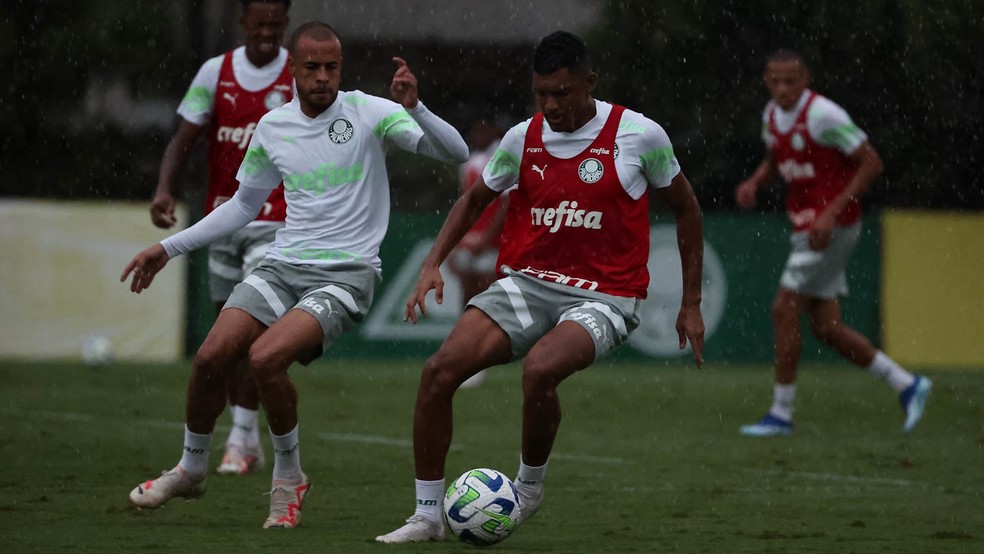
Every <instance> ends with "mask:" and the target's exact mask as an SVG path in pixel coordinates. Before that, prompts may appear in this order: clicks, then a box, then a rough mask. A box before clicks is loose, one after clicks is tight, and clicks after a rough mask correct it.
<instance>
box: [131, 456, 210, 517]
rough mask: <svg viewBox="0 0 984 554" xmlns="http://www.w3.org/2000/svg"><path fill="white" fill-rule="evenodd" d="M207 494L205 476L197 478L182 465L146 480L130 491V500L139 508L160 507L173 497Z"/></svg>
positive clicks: (188, 498)
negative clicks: (155, 477)
mask: <svg viewBox="0 0 984 554" xmlns="http://www.w3.org/2000/svg"><path fill="white" fill-rule="evenodd" d="M204 494H205V477H202V478H201V479H196V478H194V477H192V476H191V475H189V474H188V473H187V472H186V471H185V470H183V469H181V467H180V466H175V468H174V469H172V470H170V471H163V472H161V476H160V477H158V478H157V479H151V480H148V481H144V482H143V483H141V484H139V485H137V487H136V488H135V489H133V490H132V491H130V502H132V503H133V505H134V506H136V507H138V508H147V509H150V510H153V509H156V508H160V507H161V506H163V505H164V503H166V502H167V501H168V500H171V499H172V498H184V499H187V500H193V499H195V498H200V497H201V496H202V495H204Z"/></svg>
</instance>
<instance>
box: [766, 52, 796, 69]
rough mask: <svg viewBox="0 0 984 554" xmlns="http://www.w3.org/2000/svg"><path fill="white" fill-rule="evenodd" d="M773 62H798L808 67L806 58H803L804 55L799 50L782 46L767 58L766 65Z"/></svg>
mask: <svg viewBox="0 0 984 554" xmlns="http://www.w3.org/2000/svg"><path fill="white" fill-rule="evenodd" d="M772 62H797V63H799V64H800V65H802V66H803V67H806V60H804V59H803V56H801V55H800V53H799V52H797V51H795V50H788V49H786V48H780V49H778V50H776V51H774V52H772V53H771V54H769V55H768V56H767V57H766V58H765V64H766V65H768V64H770V63H772Z"/></svg>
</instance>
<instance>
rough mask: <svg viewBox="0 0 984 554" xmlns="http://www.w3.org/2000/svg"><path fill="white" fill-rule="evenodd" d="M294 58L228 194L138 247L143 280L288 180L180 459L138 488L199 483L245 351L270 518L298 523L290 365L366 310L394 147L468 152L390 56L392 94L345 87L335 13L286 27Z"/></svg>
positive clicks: (208, 367)
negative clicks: (258, 404) (276, 226)
mask: <svg viewBox="0 0 984 554" xmlns="http://www.w3.org/2000/svg"><path fill="white" fill-rule="evenodd" d="M288 50H289V52H290V57H289V61H288V64H289V66H290V69H291V73H292V74H293V76H294V81H295V85H296V90H297V97H296V98H294V100H292V101H291V102H290V103H288V104H286V105H284V106H282V107H280V108H276V109H274V110H273V111H271V112H270V113H269V114H267V115H265V116H264V117H263V118H262V119H261V120H260V122H259V124H257V126H256V130H255V132H254V134H253V137H252V139H251V141H250V145H249V149H248V151H247V153H246V157H245V159H244V161H243V164H242V166H241V167H240V169H239V173H238V175H237V179H238V180H239V182H240V186H239V189H238V190H236V192H235V194H234V195H233V197H232V198H231V199H230V200H229V201H228V202H225V203H223V204H221V205H220V206H218V207H217V208H216V209H215V210H213V211H212V213H210V214H209V215H207V216H206V217H205V218H204V219H202V220H201V221H199V222H198V223H196V224H195V225H193V226H191V227H189V228H188V229H185V230H184V231H181V232H180V233H177V234H175V235H172V236H171V237H168V238H167V239H164V240H163V241H161V242H160V243H158V244H155V245H153V246H151V247H150V248H148V249H146V250H144V251H143V252H141V253H140V254H138V255H137V256H136V257H135V258H134V259H133V260H132V261H131V262H130V263H129V264H128V265H127V267H126V268H125V270H124V272H123V275H122V277H121V280H126V279H127V277H128V276H129V275H130V273H131V272H132V273H133V280H132V282H131V284H130V289H131V290H132V291H134V292H140V291H142V290H143V289H145V288H146V287H148V286H149V285H150V284H151V282H152V281H153V279H154V275H155V274H156V273H157V272H158V271H160V270H161V269H163V267H164V265H165V264H166V263H167V261H168V260H169V259H171V258H172V257H174V256H177V255H180V254H184V253H187V252H190V251H192V250H194V249H196V248H200V247H202V246H204V245H206V244H209V243H211V242H212V241H214V240H216V239H218V238H220V237H223V236H226V235H228V234H230V233H232V232H234V231H236V230H237V229H240V228H242V227H244V226H246V225H247V224H248V223H249V222H250V221H252V220H253V219H254V218H255V217H256V215H257V214H258V213H260V212H261V211H262V210H263V209H264V206H265V203H266V200H267V197H268V196H269V195H270V193H271V191H273V190H274V189H276V188H278V187H280V184H281V182H283V188H284V190H285V193H284V197H285V200H286V202H287V207H288V212H289V213H290V218H288V220H287V224H286V226H285V227H284V228H283V229H281V230H280V232H278V233H277V236H276V239H275V241H274V243H273V244H272V245H271V246H270V248H269V249H268V251H267V254H266V257H265V258H264V260H263V261H262V262H261V263H260V265H259V267H257V268H256V269H255V270H253V272H252V273H251V274H250V275H249V276H248V277H246V279H245V280H244V281H243V282H242V283H240V284H238V285H236V288H235V289H234V290H233V292H232V295H231V296H230V297H229V300H228V301H227V302H226V304H225V307H224V308H223V310H222V311H221V312H220V313H219V317H218V319H217V320H216V322H215V325H213V326H212V329H211V331H209V334H208V337H207V338H206V339H205V343H204V344H202V346H201V348H200V349H199V350H198V353H197V354H196V356H195V360H194V364H193V366H192V375H191V378H190V380H189V382H188V395H187V403H186V407H185V418H186V419H185V435H184V448H183V453H182V456H181V460H180V461H179V462H178V465H177V466H175V467H174V468H173V469H171V470H169V471H165V472H164V474H163V475H162V476H161V477H158V478H157V479H153V480H149V481H146V482H144V483H142V484H140V485H138V486H137V487H136V488H134V489H133V491H132V492H131V493H130V500H131V502H133V503H134V504H135V505H136V506H138V507H141V508H157V507H160V506H161V505H163V504H164V503H165V502H167V501H168V500H170V499H172V498H175V497H183V498H194V497H198V496H201V495H202V494H204V493H205V482H206V476H207V474H208V456H209V447H210V445H211V440H212V431H213V429H214V427H215V421H216V419H217V418H218V417H219V415H220V414H221V413H222V409H223V407H224V405H225V395H224V391H223V383H224V381H225V379H226V376H227V374H228V373H229V372H230V371H232V370H233V369H234V368H235V367H236V365H237V364H238V363H240V362H242V361H243V360H245V361H246V363H247V364H248V367H249V370H250V373H251V375H252V376H253V378H254V379H256V383H257V385H258V388H259V391H260V399H261V401H262V403H263V409H264V411H265V412H266V415H267V421H268V422H269V424H270V435H271V439H272V442H273V453H274V466H273V483H272V487H271V494H270V515H269V517H268V518H267V520H266V522H265V523H264V525H263V526H264V527H265V528H292V527H296V526H297V525H298V524H299V523H300V518H301V509H302V506H303V503H304V498H305V497H306V495H307V493H308V491H309V490H310V481H309V480H308V478H307V476H306V475H305V474H304V472H303V471H302V469H301V462H300V451H299V441H298V436H299V435H298V433H299V431H298V419H297V401H298V394H297V390H296V389H295V388H294V385H293V383H292V382H291V380H290V377H289V375H288V369H289V368H290V366H291V364H292V363H293V362H295V361H299V362H301V363H302V364H307V363H309V362H311V361H313V360H315V359H317V358H318V357H320V356H321V355H323V354H324V353H325V352H326V351H327V349H328V347H329V346H330V345H331V344H332V343H333V342H334V340H335V339H336V338H337V337H338V336H339V335H340V334H341V333H342V332H343V331H345V330H347V329H350V328H352V327H353V326H354V325H355V324H356V323H357V322H359V321H361V320H362V319H363V318H364V317H365V315H366V313H367V312H368V310H369V306H370V304H371V303H372V298H373V294H374V291H375V287H376V285H377V284H378V283H379V281H380V280H381V271H380V266H381V261H380V259H379V245H380V244H381V243H382V241H383V237H384V236H385V235H386V229H387V226H388V224H389V211H390V197H389V186H390V185H389V177H388V175H387V171H386V155H385V152H386V151H387V150H388V149H391V148H400V149H402V150H405V151H408V152H411V153H416V154H421V155H425V156H428V157H430V158H434V159H437V160H441V161H444V162H447V163H454V164H460V163H463V162H464V161H465V160H467V159H468V146H467V145H466V144H465V141H464V140H463V139H462V138H461V135H459V134H458V132H457V131H455V129H454V127H452V126H451V125H449V124H448V123H447V122H445V121H444V120H442V119H440V118H439V117H437V116H436V115H434V114H433V113H431V112H430V111H429V110H428V109H427V107H426V106H424V104H423V103H422V102H419V101H418V95H417V79H416V77H415V76H414V74H413V73H412V72H411V71H410V68H409V67H408V66H407V64H406V62H405V61H404V60H402V59H400V58H394V59H393V60H394V62H396V64H397V69H396V72H395V73H394V75H393V80H392V82H391V85H390V92H391V94H392V97H393V99H394V100H395V102H394V101H391V100H386V99H383V98H379V97H376V96H370V95H368V94H365V93H362V92H360V91H354V92H345V91H340V90H339V86H340V83H341V71H342V44H341V41H340V40H339V38H338V35H337V34H336V33H335V30H334V29H332V28H331V27H330V26H329V25H327V24H325V23H321V22H310V23H305V24H304V25H301V26H300V27H298V28H297V30H296V31H294V33H293V34H292V35H291V38H290V41H289V43H288Z"/></svg>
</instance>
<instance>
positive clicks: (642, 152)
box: [376, 32, 704, 543]
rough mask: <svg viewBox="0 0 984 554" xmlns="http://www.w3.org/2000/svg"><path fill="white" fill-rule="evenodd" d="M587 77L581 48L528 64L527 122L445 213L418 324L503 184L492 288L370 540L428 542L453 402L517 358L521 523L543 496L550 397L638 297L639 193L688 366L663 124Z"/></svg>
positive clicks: (539, 53) (431, 393) (643, 250)
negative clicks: (672, 254)
mask: <svg viewBox="0 0 984 554" xmlns="http://www.w3.org/2000/svg"><path fill="white" fill-rule="evenodd" d="M597 80H598V76H597V74H596V73H595V72H594V70H593V68H592V66H591V62H590V59H589V57H588V51H587V48H586V46H585V44H584V42H583V41H582V40H581V39H580V38H578V37H577V36H575V35H572V34H570V33H566V32H557V33H553V34H551V35H549V36H547V37H546V38H544V39H543V40H542V41H541V42H540V44H539V45H538V46H537V47H536V50H535V52H534V55H533V93H534V95H535V97H536V100H537V103H538V105H539V108H540V110H541V113H538V114H537V115H535V116H534V117H533V118H532V119H531V120H527V121H526V122H523V123H521V124H519V125H517V126H515V127H513V128H512V129H511V130H510V131H509V132H508V133H506V135H505V136H504V137H503V140H502V143H501V144H500V146H499V149H498V150H497V151H496V153H495V156H494V157H493V158H492V160H491V161H490V162H489V163H488V165H487V166H486V168H485V171H484V172H483V173H482V178H481V179H480V181H479V182H477V183H476V184H475V185H474V186H473V187H471V188H470V189H468V190H467V191H466V192H465V193H464V194H463V195H462V196H461V198H459V199H458V201H457V202H456V203H455V205H454V207H453V208H452V209H451V212H450V213H449V214H448V218H447V220H446V221H445V223H444V226H443V227H442V228H441V231H440V232H439V233H438V236H437V239H436V241H435V243H434V246H433V248H432V249H431V251H430V253H429V254H428V256H427V258H426V260H425V261H424V264H423V269H422V270H421V274H420V279H419V280H418V282H417V286H416V288H415V289H414V291H413V293H412V294H411V296H410V299H409V300H408V301H407V306H406V312H405V316H406V318H407V319H409V320H411V321H414V322H416V320H417V309H418V308H419V309H420V311H421V313H423V314H426V306H425V304H424V298H425V296H426V295H427V293H428V292H429V291H430V290H432V289H433V290H434V291H435V293H436V300H437V302H441V301H442V299H443V298H442V297H443V287H444V281H443V279H442V277H441V273H440V269H439V268H440V265H441V262H442V261H443V260H444V259H445V258H446V257H447V255H448V253H449V252H450V251H451V249H452V248H453V247H454V245H455V244H457V242H458V240H459V239H460V238H461V237H462V236H463V235H464V234H465V232H466V231H467V230H468V228H469V227H470V226H471V224H472V223H473V222H474V221H475V220H476V219H477V218H478V216H479V214H481V213H482V211H483V210H484V209H485V207H486V206H487V205H488V204H489V203H491V202H492V200H493V199H495V198H496V196H497V195H498V194H499V193H501V192H502V191H504V190H506V189H508V188H510V187H511V186H512V184H513V183H516V180H517V179H518V186H517V187H516V188H515V189H514V190H512V191H511V192H510V193H509V209H508V214H507V216H506V221H505V225H504V234H503V241H502V247H501V249H500V253H499V260H498V264H499V270H500V273H501V277H502V278H501V279H499V280H498V281H496V282H495V283H494V284H493V285H492V286H491V287H489V288H488V290H486V291H485V292H482V293H481V294H479V295H477V296H476V297H475V298H473V299H472V300H471V302H470V303H469V305H468V308H467V309H466V310H465V312H464V313H463V314H462V316H461V318H460V319H459V320H458V322H457V324H456V325H455V326H454V329H453V330H452V331H451V334H450V335H449V336H448V338H447V339H446V340H445V341H444V344H442V345H441V347H440V349H438V351H437V353H436V354H434V356H432V357H431V358H430V359H429V360H428V361H427V363H426V364H425V366H424V370H423V373H422V375H421V380H420V388H419V389H418V393H417V404H416V408H415V411H414V425H413V429H414V430H413V442H414V464H415V468H416V477H417V479H416V482H415V488H416V499H417V500H416V507H417V508H416V511H415V512H414V514H413V515H412V516H411V517H410V518H409V519H408V520H407V523H406V525H404V526H402V527H400V528H398V529H397V530H395V531H393V532H391V533H388V534H386V535H382V536H379V537H376V540H377V541H379V542H386V543H406V542H420V541H432V540H442V539H444V536H445V531H444V523H443V522H442V521H441V512H440V506H441V501H440V499H441V498H442V497H443V494H444V470H445V467H444V464H445V459H446V457H447V452H448V448H449V447H450V445H451V436H452V407H451V406H452V398H453V396H454V393H455V391H456V390H457V388H458V386H459V385H460V384H461V383H462V382H463V381H464V380H465V379H467V378H468V377H470V376H471V375H473V374H475V373H477V372H478V371H480V370H482V369H484V368H487V367H490V366H493V365H498V364H504V363H507V362H510V361H512V360H516V359H520V358H523V359H524V361H523V383H522V386H523V428H522V455H521V459H520V464H519V471H518V473H517V475H516V478H515V480H514V484H515V486H516V488H517V490H518V492H519V500H520V507H521V514H520V519H522V520H525V519H527V518H529V517H530V516H532V515H533V514H534V513H535V512H536V511H537V509H538V508H539V506H540V502H541V501H542V499H543V479H544V477H545V474H546V468H547V461H548V458H549V456H550V452H551V450H552V448H553V443H554V439H555V437H556V435H557V430H558V428H559V426H560V419H561V413H560V400H559V398H558V394H557V387H558V385H559V384H560V383H561V382H562V381H563V380H564V379H566V378H567V377H570V376H571V375H573V374H574V373H576V372H577V371H580V370H582V369H585V368H587V367H588V366H590V365H591V364H592V363H593V362H594V361H595V360H596V359H598V358H601V357H603V356H605V355H607V354H609V353H610V352H612V351H613V350H615V349H616V348H617V347H618V346H619V345H620V344H621V343H622V342H624V341H625V339H626V337H627V336H628V334H629V333H630V332H631V331H632V330H633V329H634V328H635V327H636V326H637V325H638V322H639V316H638V306H639V304H640V302H641V300H642V299H643V298H645V296H646V289H647V286H648V284H649V274H648V270H647V265H646V264H647V261H648V254H649V202H648V191H649V189H650V188H655V190H656V192H657V193H658V195H659V197H660V199H661V200H662V201H663V202H664V203H665V204H666V205H667V206H668V207H669V208H670V210H671V211H672V213H673V215H674V217H675V219H676V226H677V238H678V243H679V248H680V257H681V261H682V266H683V297H682V305H681V308H680V313H679V316H678V318H677V324H676V328H677V332H678V333H679V339H680V348H684V347H685V346H686V343H687V342H688V341H689V342H690V345H691V347H692V349H693V355H694V359H695V361H696V362H697V365H698V366H700V365H701V364H702V363H703V354H702V350H703V342H704V322H703V319H702V317H701V313H700V297H701V270H702V260H703V236H702V223H701V213H700V206H699V204H698V202H697V198H696V197H695V196H694V193H693V190H692V189H691V187H690V183H689V182H688V181H687V179H686V177H684V175H683V173H682V172H681V171H680V167H679V164H678V163H677V160H676V157H675V156H674V154H673V149H672V145H671V144H670V141H669V138H668V137H667V136H666V133H665V132H664V131H663V129H662V127H660V126H659V125H657V124H656V123H654V122H653V121H651V120H649V119H647V118H645V117H644V116H643V115H642V114H638V113H635V112H632V111H630V110H627V109H625V108H622V107H621V106H616V105H612V104H608V103H606V102H600V101H598V100H595V99H594V98H593V97H592V92H593V91H594V88H595V84H596V83H597Z"/></svg>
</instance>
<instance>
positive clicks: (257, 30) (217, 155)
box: [150, 0, 294, 475]
mask: <svg viewBox="0 0 984 554" xmlns="http://www.w3.org/2000/svg"><path fill="white" fill-rule="evenodd" d="M242 4H243V14H242V16H241V17H240V19H239V23H240V25H241V26H242V28H243V32H244V35H245V45H244V46H240V47H239V48H236V49H235V50H231V51H229V52H226V53H225V54H222V55H220V56H216V57H214V58H212V59H210V60H208V61H207V62H205V63H204V64H203V65H202V67H201V69H199V70H198V74H197V75H196V76H195V79H194V80H193V81H192V83H191V86H190V87H189V88H188V92H187V94H186V95H185V97H184V100H182V102H181V105H180V106H179V107H178V114H179V115H180V116H181V123H180V124H179V126H178V130H177V132H176V133H175V135H174V137H173V138H172V139H171V142H170V143H169V144H168V146H167V149H166V150H165V151H164V158H163V160H161V171H160V177H159V180H158V183H157V192H156V193H155V195H154V200H153V203H152V204H151V206H150V216H151V220H152V221H153V222H154V225H157V226H158V227H160V228H162V229H168V228H170V227H172V226H173V225H174V223H175V219H174V206H175V198H174V196H175V193H176V191H177V190H178V177H179V175H180V173H181V171H182V169H184V167H185V165H186V164H187V161H188V154H189V152H190V151H191V147H192V146H193V145H194V143H195V141H197V140H198V137H199V136H201V135H202V134H204V135H205V136H206V138H207V142H208V150H207V156H208V158H207V164H208V188H207V190H206V194H205V215H208V214H209V213H210V212H211V211H212V210H214V209H215V208H216V207H218V206H219V205H221V204H222V203H224V202H225V201H227V200H229V199H230V198H232V195H233V194H235V192H236V189H237V188H238V187H239V183H238V182H237V181H236V172H237V171H239V166H240V165H242V163H243V158H244V157H245V155H246V146H247V145H248V144H249V140H250V138H251V137H252V135H253V131H254V130H255V129H256V124H257V122H258V121H259V120H260V118H261V117H263V115H264V114H266V113H267V112H268V111H270V110H272V109H274V108H278V107H280V106H282V105H284V104H285V103H287V102H289V101H290V99H291V98H292V97H293V94H292V91H293V83H294V79H293V77H292V76H291V74H290V69H289V68H288V67H287V51H286V50H285V49H284V48H282V47H281V43H282V42H283V38H284V32H285V31H286V30H287V21H288V18H287V10H288V9H289V8H290V0H242ZM286 214H287V204H286V203H285V202H284V189H283V187H278V188H277V189H276V190H275V191H273V193H272V194H270V197H269V198H268V199H267V201H266V204H265V205H264V206H263V209H262V210H261V211H260V213H259V215H258V216H256V220H255V221H253V222H252V223H250V224H249V225H247V226H246V227H244V228H242V229H240V230H238V231H236V232H235V233H233V234H232V235H230V236H228V237H225V238H223V239H220V240H218V241H216V242H214V243H212V244H211V245H210V246H209V253H208V276H209V289H210V291H209V292H210V296H211V298H212V301H213V302H215V309H216V312H218V311H221V310H222V306H223V305H224V304H225V302H226V300H228V299H229V295H230V294H232V289H233V288H234V287H235V286H236V284H237V283H239V282H240V281H242V280H243V279H244V278H245V277H246V276H247V275H249V273H250V272H251V271H252V270H253V269H255V268H256V266H257V265H258V264H259V263H260V261H261V260H262V259H263V256H264V255H265V254H266V250H267V246H268V245H269V244H270V243H271V242H273V239H274V236H275V235H276V233H277V231H278V230H279V229H282V228H283V226H284V218H285V217H286ZM227 395H228V399H229V410H230V412H231V413H232V430H231V431H230V432H229V437H228V439H227V440H226V446H225V454H224V455H223V456H222V462H221V463H220V464H219V466H218V468H217V469H216V471H217V472H218V473H220V474H226V475H242V474H245V473H249V472H250V471H252V470H254V469H257V468H259V467H262V466H263V464H264V455H263V445H262V444H260V434H259V429H258V427H259V426H258V420H259V412H258V410H259V402H260V400H259V394H258V393H257V390H256V384H255V383H254V382H253V380H252V379H251V378H250V377H249V376H248V373H247V371H246V369H245V368H244V367H243V368H239V369H238V370H237V371H236V372H230V373H229V380H228V383H227Z"/></svg>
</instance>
